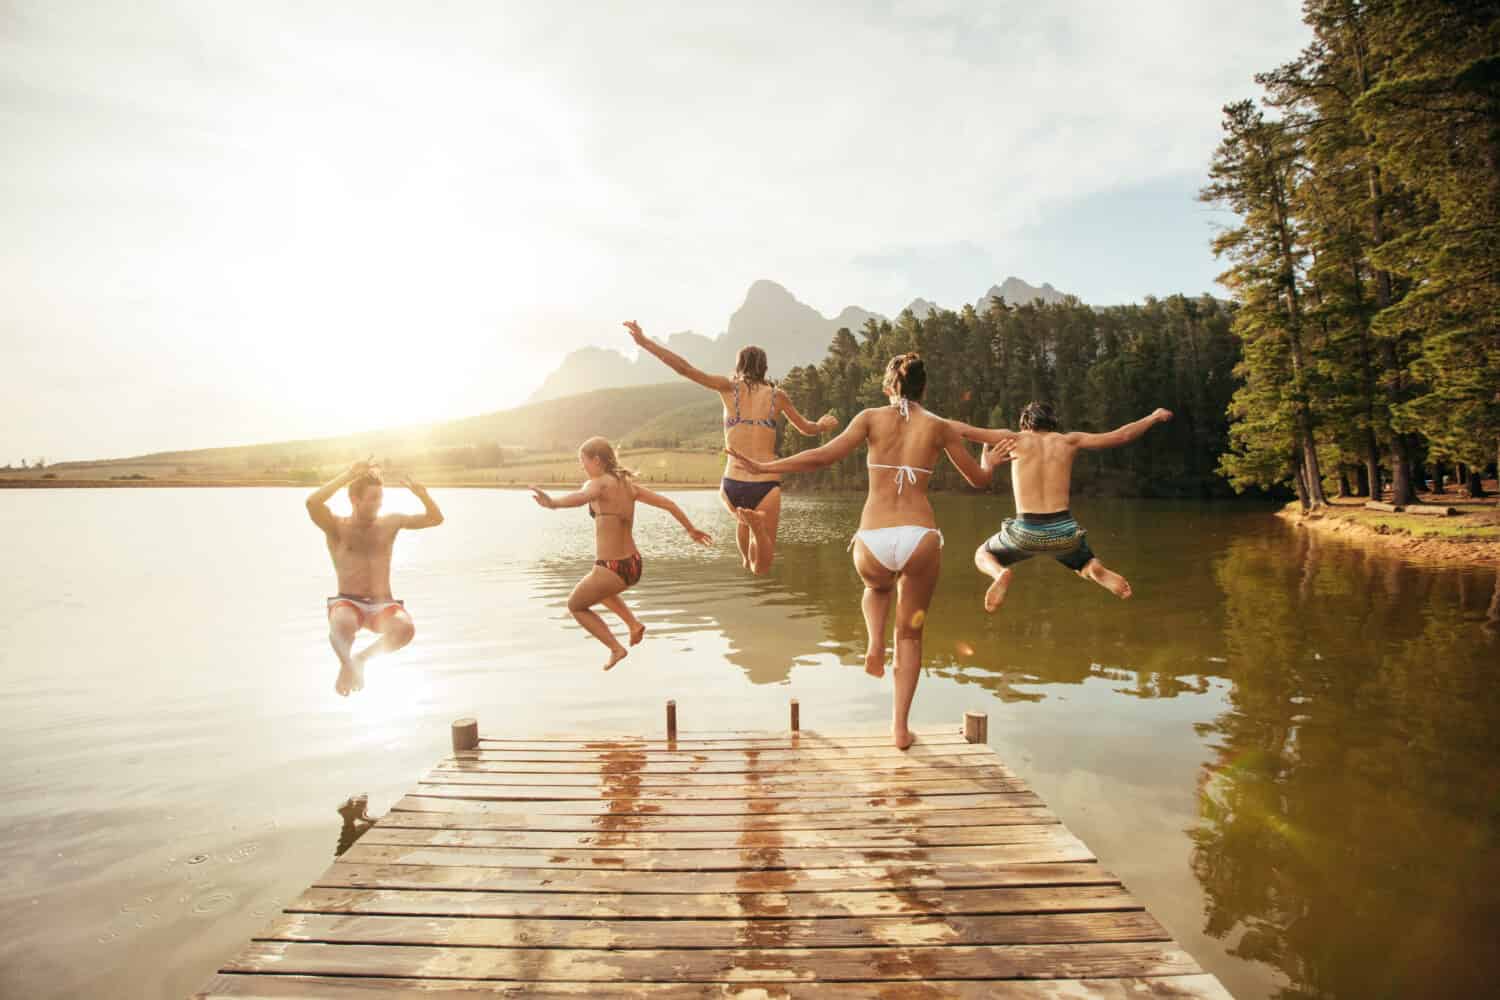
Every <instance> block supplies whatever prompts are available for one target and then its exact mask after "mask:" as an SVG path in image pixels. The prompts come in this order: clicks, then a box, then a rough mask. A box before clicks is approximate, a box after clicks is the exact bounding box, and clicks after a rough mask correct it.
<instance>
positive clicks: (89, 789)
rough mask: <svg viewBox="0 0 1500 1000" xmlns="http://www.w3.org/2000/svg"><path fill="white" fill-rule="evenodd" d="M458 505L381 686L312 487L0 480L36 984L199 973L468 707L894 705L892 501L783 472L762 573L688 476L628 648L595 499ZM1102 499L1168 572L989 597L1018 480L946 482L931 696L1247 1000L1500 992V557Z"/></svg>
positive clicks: (1129, 544) (1253, 516) (1047, 574)
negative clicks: (306, 500) (889, 607)
mask: <svg viewBox="0 0 1500 1000" xmlns="http://www.w3.org/2000/svg"><path fill="white" fill-rule="evenodd" d="M436 495H437V496H438V499H439V501H440V502H441V504H442V505H443V507H444V509H445V511H446V513H447V518H448V520H447V523H446V524H445V525H443V526H442V527H440V528H438V529H436V530H432V531H425V532H412V533H408V534H406V535H404V536H403V537H402V538H400V540H399V542H398V545H397V550H396V561H395V570H394V579H395V589H396V593H397V596H399V597H402V598H404V599H405V600H406V602H407V606H408V607H409V608H410V609H411V611H412V612H413V615H414V617H415V619H416V622H417V639H416V641H415V642H414V643H413V644H412V645H411V646H410V647H409V648H408V649H406V650H404V651H402V652H401V653H399V654H397V655H395V656H393V657H390V658H388V659H386V660H385V661H377V663H376V664H375V665H374V666H372V667H371V670H370V676H369V685H368V687H367V688H366V690H365V691H364V692H363V693H362V694H359V695H357V696H355V697H353V698H351V699H348V700H345V699H341V698H338V697H337V696H336V695H335V694H334V693H333V678H334V674H335V672H336V671H335V664H334V660H333V658H332V654H331V653H330V652H329V649H328V646H327V641H326V637H325V635H326V633H325V629H326V625H325V621H326V619H325V613H324V604H323V599H324V598H325V597H326V596H327V595H328V594H330V593H332V591H333V580H332V574H331V572H330V569H329V566H328V557H327V553H326V551H325V549H324V547H323V544H322V539H321V537H320V536H319V534H318V532H317V531H316V529H315V528H314V527H313V526H312V525H311V524H310V523H309V522H308V521H307V517H306V514H305V512H304V510H303V507H302V494H301V493H300V492H295V491H281V490H209V489H203V490H196V489H194V490H189V489H181V490H146V489H141V490H135V489H131V490H124V489H122V490H98V491H90V490H57V491H50V490H49V491H9V492H5V493H0V528H3V530H0V566H3V567H4V570H5V572H4V574H3V576H0V608H3V609H4V614H3V616H0V681H3V684H4V695H3V702H0V704H3V709H0V762H3V763H0V848H3V851H4V860H5V864H4V866H3V868H0V920H3V922H4V930H5V933H4V934H3V935H0V995H4V996H28V997H29V996H106V995H108V996H124V995H131V996H142V997H151V996H162V997H174V996H182V995H183V994H185V993H188V992H191V991H192V990H193V989H194V988H196V987H197V986H198V985H200V984H201V982H202V981H203V980H204V979H205V978H206V977H207V976H208V975H209V974H210V973H211V972H212V971H213V970H214V968H215V967H216V965H217V963H219V962H220V961H222V960H223V959H225V958H227V957H228V956H230V955H231V954H232V953H233V952H235V951H236V950H237V949H238V948H239V947H240V946H241V944H243V943H244V942H245V941H246V940H247V939H248V938H249V937H250V936H251V935H252V934H253V933H255V932H256V931H257V930H258V929H259V928H261V927H262V926H263V925H264V924H265V923H266V922H267V920H268V919H269V918H270V916H271V915H272V914H274V913H275V912H276V911H277V910H278V909H279V908H280V906H281V905H282V904H284V903H285V902H286V901H287V900H289V899H291V898H292V897H294V896H295V895H296V894H297V893H299V892H300V891H301V890H302V889H303V888H304V887H305V886H306V885H307V884H308V883H310V882H311V881H312V880H313V879H314V878H315V877H316V876H317V875H318V874H319V873H320V872H321V871H322V870H323V869H324V868H325V867H326V866H327V864H328V863H329V861H330V860H331V857H332V854H333V849H334V846H335V841H336V840H337V836H338V829H339V821H338V818H337V816H336V815H335V813H334V808H335V806H337V805H338V803H339V802H340V801H342V800H343V799H344V798H345V797H347V796H349V795H351V794H355V793H358V792H368V793H369V795H370V806H371V810H372V812H375V813H379V812H381V811H384V810H385V809H386V808H388V807H389V805H390V804H391V803H392V802H393V801H394V800H395V798H396V797H398V796H399V795H400V794H401V792H402V791H403V790H405V789H406V788H408V787H409V786H410V785H411V784H412V783H413V782H414V781H415V779H416V778H417V776H418V775H419V774H420V773H421V772H422V771H423V770H425V769H426V768H427V767H428V766H429V765H431V764H432V763H433V762H434V761H435V760H436V759H437V758H438V757H440V756H441V755H442V754H443V753H444V752H445V751H446V749H447V744H448V723H449V721H450V720H452V719H453V718H454V717H456V716H459V715H466V714H475V715H477V716H478V717H479V719H480V721H481V726H482V728H483V729H484V731H485V732H487V733H490V734H504V735H515V734H534V733H543V732H558V731H566V732H573V733H589V734H601V733H650V732H656V731H659V729H660V727H661V725H662V703H663V702H664V700H665V699H666V698H669V697H671V698H675V699H676V700H677V703H678V711H679V714H680V718H681V722H682V725H683V727H684V728H685V729H691V728H700V729H723V728H765V729H783V728H785V725H786V717H787V700H788V699H789V698H791V697H796V698H798V699H799V700H800V701H801V705H802V718H803V725H804V727H806V728H812V729H823V730H827V731H832V732H851V731H865V732H868V731H878V730H880V729H882V728H883V727H884V726H885V725H886V724H887V720H888V712H889V698H890V689H889V684H890V681H889V679H888V678H887V679H886V680H885V681H876V680H873V679H870V678H868V677H866V676H865V674H864V673H863V671H862V669H861V666H860V655H859V654H860V652H861V651H862V649H863V644H864V633H863V626H862V623H861V619H860V615H859V606H858V597H859V590H858V584H857V580H856V577H855V575H854V572H853V570H852V569H851V567H850V564H849V559H848V556H847V555H846V553H845V550H844V546H845V543H846V541H847V538H848V535H849V533H850V531H851V530H852V528H853V526H854V524H855V522H856V520H857V516H858V500H857V499H856V498H842V497H841V498H836V499H824V498H803V497H790V498H788V500H787V504H786V515H785V520H784V522H783V527H782V539H781V542H782V544H781V549H780V553H779V556H778V560H777V564H776V567H775V570H774V571H773V573H772V574H771V575H770V576H769V577H767V578H762V579H751V578H748V577H747V576H745V575H744V574H743V573H742V572H741V570H740V568H739V563H738V560H737V559H736V558H735V557H734V554H733V541H732V538H731V528H732V526H731V524H730V522H729V520H728V518H727V517H726V516H725V515H724V514H723V513H722V512H720V510H719V508H718V506H717V501H716V498H715V496H714V495H713V494H710V493H706V492H698V493H685V494H681V495H679V496H678V497H677V499H678V500H679V502H680V503H681V504H682V505H683V507H684V508H685V509H686V510H688V512H689V513H690V515H691V516H692V517H693V518H694V519H695V520H696V521H698V522H699V523H700V524H702V525H704V526H706V527H708V528H709V529H710V530H712V531H714V532H715V533H716V535H717V536H718V544H717V547H716V548H715V549H713V550H710V551H704V550H697V549H694V548H693V547H692V546H690V545H689V544H688V543H687V540H686V538H685V536H684V535H683V534H682V533H681V531H680V529H678V527H677V526H676V524H675V523H674V522H672V521H671V520H670V519H669V518H667V517H666V516H664V515H662V514H660V513H659V512H656V511H649V510H642V511H641V514H640V516H639V517H638V519H637V525H638V526H637V531H638V541H639V543H640V546H641V549H642V551H643V553H644V555H645V557H646V574H645V578H644V580H643V581H642V583H641V584H640V585H639V586H638V587H637V588H635V589H634V590H633V591H631V594H630V601H631V604H632V606H633V607H635V608H636V610H637V613H638V614H639V615H640V617H641V620H642V621H644V622H645V623H646V624H647V625H648V626H649V628H650V633H649V635H648V637H647V640H646V642H645V644H644V645H642V646H641V647H639V648H638V649H637V650H635V651H634V652H633V653H632V654H631V656H630V657H629V658H628V659H627V660H626V661H625V662H624V663H622V664H621V665H620V666H619V667H618V668H617V669H616V670H615V671H613V672H612V673H610V674H607V675H606V674H603V673H601V672H600V671H599V669H598V668H599V665H600V663H601V662H602V659H603V656H602V649H601V647H600V646H599V645H598V644H597V643H595V642H593V641H592V640H590V639H587V638H586V637H585V636H584V634H583V632H582V631H581V630H580V629H579V628H578V627H577V626H576V625H575V624H573V622H572V621H571V619H570V618H569V617H568V616H567V614H566V610H565V608H564V601H565V599H566V596H567V593H568V590H569V589H570V588H571V586H572V584H573V583H574V581H575V580H576V579H577V578H578V577H579V575H580V574H581V573H582V572H584V571H585V570H586V569H587V567H588V564H589V562H590V561H591V559H592V547H591V546H592V536H591V531H590V526H589V522H588V518H587V517H586V516H585V515H584V514H583V513H582V512H579V511H574V512H556V513H549V512H546V511H542V510H540V509H538V508H537V507H535V506H534V505H533V504H532V503H531V502H530V500H529V499H527V498H526V497H525V496H524V495H522V494H518V493H503V492H491V491H451V490H450V491H438V492H437V494H436ZM388 498H389V499H388V504H390V505H393V506H395V505H405V506H408V507H410V509H412V510H415V509H417V507H416V505H415V503H414V501H413V500H412V498H411V497H410V496H408V495H406V494H405V493H403V492H400V491H395V490H392V491H389V493H388ZM1077 511H1078V513H1079V516H1080V519H1081V520H1082V521H1083V522H1084V523H1085V525H1086V526H1087V527H1088V528H1089V535H1090V540H1091V542H1092V544H1093V547H1094V548H1095V550H1096V551H1097V552H1098V554H1099V555H1100V557H1101V558H1102V559H1103V560H1104V561H1105V562H1106V563H1108V564H1109V565H1111V566H1112V567H1113V568H1116V569H1118V570H1119V571H1121V572H1123V573H1124V574H1126V575H1127V576H1128V577H1129V578H1130V580H1131V582H1132V583H1133V585H1134V587H1135V595H1136V596H1135V597H1134V598H1133V599H1132V600H1131V601H1129V602H1120V601H1117V600H1115V599H1114V598H1112V597H1110V596H1109V595H1108V594H1106V593H1105V592H1104V591H1103V590H1101V589H1099V588H1097V587H1095V586H1093V585H1092V584H1089V583H1085V582H1083V581H1081V580H1079V579H1077V578H1076V577H1074V576H1072V575H1071V574H1069V573H1067V572H1066V571H1065V570H1063V569H1061V568H1060V567H1058V566H1056V565H1053V564H1050V563H1044V562H1043V561H1041V560H1037V561H1034V562H1032V563H1028V564H1026V565H1024V566H1022V567H1021V568H1020V569H1019V571H1018V576H1017V579H1016V582H1015V585H1014V586H1013V587H1012V589H1011V596H1010V599H1009V601H1008V603H1007V604H1006V606H1005V607H1004V609H1003V610H1002V612H1001V613H1000V614H998V615H996V616H994V617H993V618H991V617H987V616H985V615H984V614H983V612H982V609H981V608H980V603H979V600H980V594H981V591H982V588H981V586H980V583H981V581H980V578H979V577H978V576H977V574H975V572H974V570H973V569H972V566H971V564H970V554H971V552H972V550H973V548H974V545H975V544H976V543H977V542H978V541H979V540H980V539H981V538H982V537H983V536H985V535H986V534H988V533H989V532H991V531H993V530H994V529H995V527H996V526H997V524H998V521H999V519H1000V518H1001V517H1002V516H1004V515H1005V514H1006V513H1008V512H1009V503H1008V500H1005V499H1002V498H997V497H977V496H955V497H943V498H940V499H939V502H938V514H939V519H940V522H941V524H942V526H943V528H944V531H945V533H946V535H947V549H946V550H945V561H944V567H943V578H942V583H941V586H940V588H939V591H938V597H937V602H936V604H935V606H934V609H933V612H932V614H931V616H930V617H929V619H928V625H927V655H926V660H925V664H924V666H925V673H924V677H923V679H922V682H921V686H920V688H919V689H918V692H917V701H916V707H915V710H914V713H913V715H914V721H915V722H916V723H917V724H918V725H922V726H956V725H957V724H958V721H959V719H960V717H961V715H962V713H963V712H964V711H965V710H968V709H977V710H981V711H985V712H988V713H989V715H990V728H989V731H990V739H991V743H992V744H993V746H994V747H995V749H996V750H997V751H998V752H999V754H1000V755H1001V756H1002V757H1003V758H1004V759H1005V761H1006V762H1007V763H1009V764H1010V765H1011V766H1012V767H1013V768H1015V769H1016V770H1017V771H1018V772H1019V773H1020V774H1021V775H1022V776H1023V777H1024V778H1025V779H1026V780H1027V781H1029V782H1030V783H1031V785H1032V786H1033V787H1034V788H1035V789H1036V791H1037V792H1038V793H1039V794H1041V795H1042V796H1043V798H1044V799H1045V800H1046V801H1047V803H1048V804H1049V805H1050V806H1051V807H1052V808H1053V809H1054V810H1055V811H1056V812H1057V814H1058V815H1059V816H1060V817H1061V819H1062V820H1063V821H1064V822H1065V823H1066V824H1067V825H1068V826H1069V827H1070V828H1071V829H1072V830H1073V831H1074V832H1075V833H1077V834H1078V835H1079V836H1080V837H1082V838H1083V839H1084V840H1085V841H1086V842H1087V843H1088V844H1089V846H1090V847H1091V848H1093V850H1094V851H1095V853H1096V854H1097V855H1098V856H1099V858H1100V860H1101V862H1102V863H1103V864H1104V865H1105V866H1106V867H1108V868H1109V869H1111V870H1112V871H1114V872H1116V873H1118V874H1119V875H1120V876H1122V877H1123V878H1124V880H1125V882H1126V884H1127V885H1128V886H1129V887H1130V889H1132V890H1133V891H1134V892H1135V894H1136V895H1137V896H1138V897H1139V898H1140V899H1141V900H1142V901H1143V902H1144V903H1145V904H1146V905H1147V906H1148V907H1149V908H1150V909H1151V911H1152V912H1153V913H1155V914H1156V915H1157V916H1158V917H1159V918H1160V919H1161V920H1162V922H1163V923H1164V924H1165V925H1166V927H1167V928H1168V930H1170V931H1171V933H1172V934H1173V935H1174V936H1175V937H1176V938H1177V940H1178V941H1179V942H1181V943H1182V944H1183V945H1184V946H1185V947H1186V948H1187V949H1188V950H1189V951H1190V952H1191V953H1192V954H1193V955H1194V956H1196V957H1197V958H1198V960H1199V961H1200V962H1201V963H1202V964H1203V965H1204V966H1205V967H1206V968H1207V969H1208V970H1209V971H1211V972H1213V973H1215V974H1217V975H1218V976H1220V977H1221V978H1222V979H1223V981H1224V982H1225V984H1226V985H1227V986H1228V987H1229V988H1230V989H1231V990H1232V991H1233V992H1234V994H1235V995H1236V996H1238V997H1242V998H1255V997H1268V996H1298V997H1301V996H1308V997H1311V996H1319V997H1336V998H1371V997H1416V996H1428V995H1451V996H1462V995H1474V996H1478V995H1481V994H1483V993H1485V992H1486V990H1487V989H1488V988H1489V987H1492V986H1493V984H1494V982H1496V981H1497V980H1500V959H1497V949H1496V948H1495V947H1494V944H1495V941H1496V940H1497V939H1500V849H1497V843H1500V836H1497V833H1500V736H1497V734H1500V655H1497V653H1500V647H1497V638H1496V631H1495V629H1496V623H1495V619H1496V618H1500V603H1497V602H1500V598H1497V595H1496V587H1497V581H1496V577H1495V574H1494V572H1493V571H1488V572H1481V571H1471V570H1451V569H1450V570H1438V569H1428V568H1417V567H1413V566H1410V565H1405V564H1402V563H1398V562H1394V561H1391V560H1388V559H1386V558H1383V557H1378V556H1374V555H1370V554H1367V553H1366V552H1364V551H1362V550H1360V549H1356V548H1351V547H1345V546H1343V545H1342V544H1339V543H1334V542H1319V541H1318V540H1316V539H1314V538H1310V537H1308V536H1307V535H1306V534H1305V533H1303V532H1299V531H1297V530H1296V529H1294V528H1291V527H1288V526H1286V525H1284V524H1283V523H1282V522H1280V521H1278V520H1277V519H1275V518H1274V517H1272V516H1270V515H1269V513H1267V512H1265V511H1262V510H1256V509H1253V508H1245V507H1232V506H1210V505H1206V504H1183V503H1171V504H1168V503H1159V502H1157V503H1151V502H1114V503H1102V502H1091V503H1082V504H1080V505H1079V506H1078V508H1077ZM126 984H128V985H126ZM1467 984H1473V986H1472V989H1471V988H1470V986H1469V985H1467ZM1439 986H1441V989H1438V987H1439ZM1435 989H1436V990H1437V992H1433V991H1434V990H1435Z"/></svg>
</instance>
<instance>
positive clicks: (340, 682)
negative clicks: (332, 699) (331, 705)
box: [333, 660, 356, 698]
mask: <svg viewBox="0 0 1500 1000" xmlns="http://www.w3.org/2000/svg"><path fill="white" fill-rule="evenodd" d="M354 677H355V674H354V665H353V664H352V663H350V662H349V661H348V660H340V661H339V676H338V679H337V680H335V681H334V682H333V689H334V690H335V691H337V692H338V694H339V696H340V697H342V698H347V697H349V692H350V691H354V690H356V688H355V687H354Z"/></svg>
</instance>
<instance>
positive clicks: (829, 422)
mask: <svg viewBox="0 0 1500 1000" xmlns="http://www.w3.org/2000/svg"><path fill="white" fill-rule="evenodd" d="M775 405H776V409H777V410H778V411H779V412H781V413H785V414H786V419H787V423H789V424H791V425H792V426H793V427H795V428H797V431H798V433H800V434H802V435H803V436H805V437H815V436H817V435H819V434H826V433H828V432H830V431H836V430H838V429H839V418H838V417H835V416H834V415H833V414H832V413H825V414H823V415H822V416H821V417H819V418H818V419H817V421H816V422H814V421H811V420H808V419H807V418H806V417H804V416H803V415H802V414H801V413H800V412H799V411H798V410H797V407H796V405H795V404H793V403H792V397H791V396H788V395H787V394H786V391H785V390H783V389H777V390H776V396H775Z"/></svg>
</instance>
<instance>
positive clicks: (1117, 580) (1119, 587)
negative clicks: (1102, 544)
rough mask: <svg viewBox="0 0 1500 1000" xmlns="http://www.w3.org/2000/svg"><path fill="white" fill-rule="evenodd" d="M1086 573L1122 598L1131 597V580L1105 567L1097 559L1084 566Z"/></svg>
mask: <svg viewBox="0 0 1500 1000" xmlns="http://www.w3.org/2000/svg"><path fill="white" fill-rule="evenodd" d="M1084 574H1085V575H1086V576H1087V577H1088V578H1089V579H1090V580H1093V581H1094V582H1095V583H1097V584H1098V585H1099V586H1101V587H1103V588H1104V589H1105V590H1107V591H1109V592H1110V593H1111V594H1114V595H1115V596H1116V597H1118V598H1119V599H1120V600H1122V601H1123V600H1125V599H1126V598H1128V597H1130V594H1131V590H1130V581H1129V580H1127V579H1125V578H1124V577H1123V576H1121V575H1120V574H1118V573H1116V572H1115V571H1114V570H1110V569H1105V568H1104V566H1103V565H1102V564H1101V563H1100V562H1099V561H1098V560H1097V559H1096V560H1095V561H1093V562H1091V563H1089V564H1088V566H1086V567H1084Z"/></svg>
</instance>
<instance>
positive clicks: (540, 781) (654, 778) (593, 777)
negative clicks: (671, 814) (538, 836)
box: [420, 765, 1019, 789]
mask: <svg viewBox="0 0 1500 1000" xmlns="http://www.w3.org/2000/svg"><path fill="white" fill-rule="evenodd" d="M855 780H859V781H862V783H865V784H882V783H885V784H918V783H929V781H1010V783H1016V781H1019V778H1017V777H1016V775H1014V774H1011V772H1008V771H1005V769H1002V768H996V766H993V765H969V766H963V768H900V769H891V771H882V772H868V771H865V772H858V774H856V772H828V771H793V772H766V771H735V772H714V774H697V772H685V774H642V772H639V771H615V772H610V771H600V772H597V774H525V772H520V774H517V772H514V771H501V769H493V768H483V766H481V768H472V766H455V768H434V769H432V771H428V772H426V774H423V775H422V778H420V781H429V783H431V781H438V783H459V784H519V786H532V787H547V786H552V787H585V789H588V787H592V789H618V787H628V789H660V787H672V789H675V787H744V786H750V784H757V786H766V787H777V786H805V784H837V786H840V787H843V786H847V784H850V783H853V781H855Z"/></svg>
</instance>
